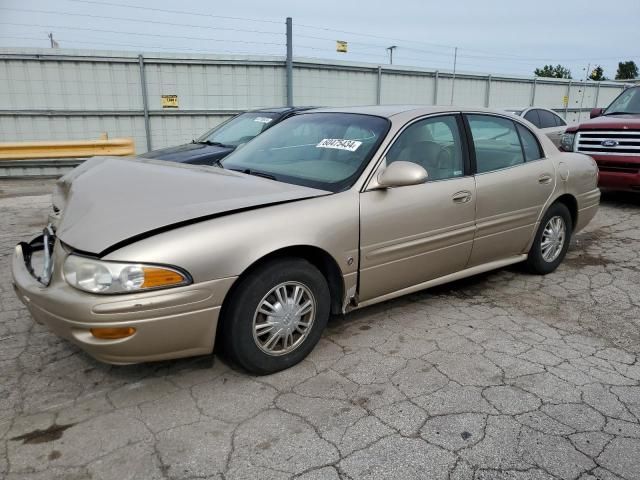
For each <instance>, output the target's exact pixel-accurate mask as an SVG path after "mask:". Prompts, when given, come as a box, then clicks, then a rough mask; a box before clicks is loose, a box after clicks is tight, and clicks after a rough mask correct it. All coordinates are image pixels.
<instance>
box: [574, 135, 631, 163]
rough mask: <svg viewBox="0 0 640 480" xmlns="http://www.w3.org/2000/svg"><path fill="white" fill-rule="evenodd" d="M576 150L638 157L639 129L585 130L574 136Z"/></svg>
mask: <svg viewBox="0 0 640 480" xmlns="http://www.w3.org/2000/svg"><path fill="white" fill-rule="evenodd" d="M575 151H576V152H580V153H586V154H587V155H589V154H594V155H632V156H638V157H640V131H621V130H617V131H585V132H578V135H577V136H576V147H575Z"/></svg>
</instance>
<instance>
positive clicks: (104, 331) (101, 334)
mask: <svg viewBox="0 0 640 480" xmlns="http://www.w3.org/2000/svg"><path fill="white" fill-rule="evenodd" d="M134 333H136V329H135V328H133V327H114V328H92V329H91V335H93V336H94V337H96V338H100V339H102V340H117V339H119V338H127V337H130V336H131V335H133V334H134Z"/></svg>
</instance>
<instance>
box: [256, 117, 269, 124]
mask: <svg viewBox="0 0 640 480" xmlns="http://www.w3.org/2000/svg"><path fill="white" fill-rule="evenodd" d="M271 120H273V118H269V117H256V118H254V119H253V121H254V122H258V123H270V122H271Z"/></svg>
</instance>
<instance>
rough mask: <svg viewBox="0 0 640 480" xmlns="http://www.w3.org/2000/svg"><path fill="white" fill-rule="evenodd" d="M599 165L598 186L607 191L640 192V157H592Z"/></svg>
mask: <svg viewBox="0 0 640 480" xmlns="http://www.w3.org/2000/svg"><path fill="white" fill-rule="evenodd" d="M591 157H593V159H594V160H595V161H596V163H597V164H598V170H599V175H600V179H599V181H598V186H599V187H600V188H601V189H605V190H621V191H633V192H638V191H640V157H636V156H615V155H606V156H605V155H593V154H592V155H591Z"/></svg>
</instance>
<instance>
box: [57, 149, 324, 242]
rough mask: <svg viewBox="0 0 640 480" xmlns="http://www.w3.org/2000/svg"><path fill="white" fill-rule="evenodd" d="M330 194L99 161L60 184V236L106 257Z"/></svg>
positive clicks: (218, 174) (196, 170) (226, 174)
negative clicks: (174, 231)
mask: <svg viewBox="0 0 640 480" xmlns="http://www.w3.org/2000/svg"><path fill="white" fill-rule="evenodd" d="M329 193H330V192H325V191H323V190H316V189H313V188H307V187H301V186H297V185H291V184H288V183H282V182H276V181H273V180H269V179H266V178H261V177H256V176H251V175H245V174H243V173H238V172H233V171H229V170H223V169H221V168H217V167H199V166H195V165H181V164H175V163H168V162H162V161H157V160H140V159H126V158H118V157H98V158H94V159H91V160H88V161H87V162H85V163H84V164H83V165H81V166H80V167H78V168H77V169H75V170H74V171H72V172H71V173H70V174H68V175H65V176H64V177H62V178H61V179H60V181H59V182H58V185H57V186H56V192H55V193H54V205H55V206H56V207H57V208H59V209H61V210H62V215H61V219H60V223H59V225H58V228H57V236H58V238H60V240H61V241H62V242H64V243H65V244H67V245H69V246H71V247H72V248H75V249H77V250H81V251H84V252H89V253H95V254H100V253H102V252H104V251H105V250H108V249H109V248H110V247H113V246H114V245H116V244H123V243H126V242H127V241H131V240H134V239H135V238H139V237H141V236H146V235H149V234H153V233H154V232H158V231H164V230H166V229H167V228H171V227H177V226H180V225H185V224H188V223H191V222H196V221H201V220H205V219H208V218H212V217H215V216H219V215H223V214H229V213H233V212H238V211H241V210H247V209H253V208H258V207H261V206H268V205H273V204H278V203H283V202H289V201H294V200H300V199H304V198H311V197H316V196H320V195H327V194H329Z"/></svg>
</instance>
